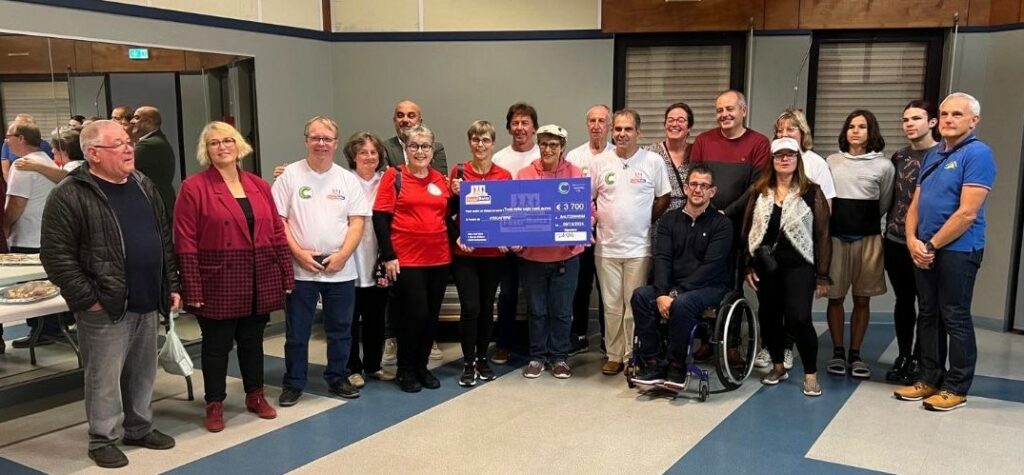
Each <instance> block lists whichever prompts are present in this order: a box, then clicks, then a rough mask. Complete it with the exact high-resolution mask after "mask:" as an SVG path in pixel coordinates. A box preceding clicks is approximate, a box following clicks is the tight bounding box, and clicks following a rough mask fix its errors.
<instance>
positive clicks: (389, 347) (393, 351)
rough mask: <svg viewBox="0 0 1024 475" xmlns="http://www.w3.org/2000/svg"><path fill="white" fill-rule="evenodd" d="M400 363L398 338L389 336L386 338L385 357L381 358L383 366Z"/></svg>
mask: <svg viewBox="0 0 1024 475" xmlns="http://www.w3.org/2000/svg"><path fill="white" fill-rule="evenodd" d="M395 363H398V339H397V338H388V339H387V340H384V357H383V358H381V359H380V364H381V366H394V365H395Z"/></svg>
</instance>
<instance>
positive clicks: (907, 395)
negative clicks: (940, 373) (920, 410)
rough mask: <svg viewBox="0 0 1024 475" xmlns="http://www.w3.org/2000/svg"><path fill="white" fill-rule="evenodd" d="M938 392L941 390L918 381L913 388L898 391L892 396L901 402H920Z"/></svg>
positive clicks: (908, 387)
mask: <svg viewBox="0 0 1024 475" xmlns="http://www.w3.org/2000/svg"><path fill="white" fill-rule="evenodd" d="M938 392H939V388H936V387H935V386H932V385H931V384H928V383H925V382H922V381H918V382H916V383H914V385H913V386H907V387H905V388H902V389H897V390H896V391H895V392H893V393H892V395H893V396H895V397H896V399H899V400H901V401H920V400H922V399H924V398H929V397H932V396H934V395H935V394H936V393H938Z"/></svg>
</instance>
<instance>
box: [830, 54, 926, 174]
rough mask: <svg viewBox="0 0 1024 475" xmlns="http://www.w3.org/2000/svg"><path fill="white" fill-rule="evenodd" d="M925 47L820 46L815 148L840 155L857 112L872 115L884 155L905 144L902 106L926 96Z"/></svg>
mask: <svg viewBox="0 0 1024 475" xmlns="http://www.w3.org/2000/svg"><path fill="white" fill-rule="evenodd" d="M928 47H929V44H928V43H927V42H923V41H922V42H915V41H906V42H839V43H822V44H821V45H820V46H819V50H818V64H817V91H816V94H815V108H814V148H815V150H816V151H817V152H818V153H819V154H821V155H822V156H828V155H829V154H832V153H835V152H837V151H838V150H839V134H840V133H841V132H842V130H841V129H842V127H843V122H844V121H845V120H846V116H847V115H849V113H850V112H853V110H855V109H867V110H869V111H871V112H872V113H873V114H875V117H876V118H877V119H878V124H879V127H880V128H881V130H882V137H884V138H885V141H886V148H887V149H888V151H890V152H891V151H893V150H896V149H898V148H900V147H902V146H903V144H904V143H905V142H906V140H905V138H904V136H903V129H902V120H903V107H904V106H906V105H907V103H908V102H910V101H912V100H915V99H923V98H925V97H927V95H926V88H927V82H928V80H929V78H928V60H929V55H928Z"/></svg>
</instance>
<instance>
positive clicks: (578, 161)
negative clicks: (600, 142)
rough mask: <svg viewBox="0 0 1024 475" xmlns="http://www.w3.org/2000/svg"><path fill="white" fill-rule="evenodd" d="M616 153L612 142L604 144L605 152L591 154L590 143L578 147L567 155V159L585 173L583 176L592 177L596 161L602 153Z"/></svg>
mask: <svg viewBox="0 0 1024 475" xmlns="http://www.w3.org/2000/svg"><path fill="white" fill-rule="evenodd" d="M605 152H612V153H614V152H615V146H614V145H612V144H611V142H606V143H605V144H604V150H602V151H600V152H598V153H597V154H593V153H590V142H584V143H583V145H580V146H579V147H576V148H574V149H572V150H570V151H569V153H567V154H565V159H566V160H568V161H569V163H571V164H573V165H576V167H577V168H579V169H580V170H582V171H583V176H587V177H589V176H590V172H591V170H593V168H594V165H593V164H594V160H595V159H597V157H598V156H600V155H601V154H602V153H605Z"/></svg>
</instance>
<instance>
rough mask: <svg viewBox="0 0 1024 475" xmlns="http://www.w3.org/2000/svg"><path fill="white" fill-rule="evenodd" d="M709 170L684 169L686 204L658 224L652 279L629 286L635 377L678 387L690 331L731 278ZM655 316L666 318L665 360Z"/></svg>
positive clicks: (726, 224) (723, 221) (727, 240)
mask: <svg viewBox="0 0 1024 475" xmlns="http://www.w3.org/2000/svg"><path fill="white" fill-rule="evenodd" d="M715 191H716V188H715V177H714V174H713V173H712V171H711V170H710V169H709V168H707V167H705V166H703V165H695V166H693V167H692V168H690V169H689V171H688V172H687V173H686V181H685V183H683V193H684V194H685V195H686V204H685V205H684V206H683V207H682V208H681V209H678V210H675V211H669V212H667V213H665V216H664V217H663V218H662V219H661V222H660V223H659V225H658V228H657V231H656V232H657V233H658V234H657V240H656V241H655V248H654V285H648V286H644V287H640V288H638V289H636V291H635V292H633V298H632V299H631V301H630V304H631V305H632V307H633V318H634V322H635V325H636V330H635V333H636V339H637V345H636V346H637V347H636V348H634V349H633V351H634V352H635V353H636V355H637V356H638V360H639V361H640V362H641V364H640V368H638V370H637V372H636V374H635V376H634V377H633V381H634V382H636V383H639V384H650V385H656V384H665V385H666V386H676V387H678V388H680V389H681V388H682V386H683V385H684V383H685V380H686V363H687V361H686V359H687V353H688V349H689V344H690V333H691V331H692V330H693V328H694V326H695V325H696V324H697V322H698V321H699V319H700V318H701V314H703V313H704V311H705V310H706V309H708V308H713V307H717V306H718V305H719V304H720V303H721V302H722V299H723V298H724V297H725V296H726V294H728V293H729V291H730V288H731V285H732V282H733V276H732V265H731V263H732V258H731V254H732V243H733V229H732V222H731V221H730V220H729V218H727V217H726V216H725V215H723V214H722V213H720V212H719V211H718V209H716V208H715V207H714V206H713V205H712V204H711V198H712V197H713V196H715ZM659 319H666V320H668V329H669V340H668V351H667V353H668V354H667V356H668V360H667V361H665V359H664V356H662V355H663V354H664V353H663V350H662V348H660V347H661V337H660V336H659V332H658V326H659Z"/></svg>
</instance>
